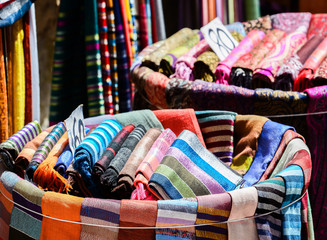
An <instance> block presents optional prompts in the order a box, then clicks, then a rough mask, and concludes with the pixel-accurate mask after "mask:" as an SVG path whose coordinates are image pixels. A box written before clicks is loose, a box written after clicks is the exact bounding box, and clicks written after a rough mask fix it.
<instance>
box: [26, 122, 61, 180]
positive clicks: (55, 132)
mask: <svg viewBox="0 0 327 240" xmlns="http://www.w3.org/2000/svg"><path fill="white" fill-rule="evenodd" d="M65 132H66V126H65V124H64V123H63V122H60V123H58V124H57V125H56V126H55V127H54V128H53V129H52V130H51V132H50V133H49V134H48V135H47V136H46V137H45V138H44V140H43V141H42V143H41V144H40V146H39V147H38V148H37V150H36V151H35V153H34V155H33V158H32V160H31V161H30V163H29V164H28V167H27V168H26V171H25V173H26V177H27V178H28V179H30V180H32V179H33V175H34V173H35V171H36V169H37V168H38V166H39V165H40V164H41V163H42V162H43V161H44V160H45V159H46V158H47V156H48V154H49V152H50V151H51V150H52V148H53V146H54V145H55V144H56V143H57V142H58V140H59V139H60V138H61V136H62V135H63V134H64V133H65Z"/></svg>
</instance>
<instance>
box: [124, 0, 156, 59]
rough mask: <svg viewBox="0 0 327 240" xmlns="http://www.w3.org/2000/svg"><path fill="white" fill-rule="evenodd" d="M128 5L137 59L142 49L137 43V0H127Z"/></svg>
mask: <svg viewBox="0 0 327 240" xmlns="http://www.w3.org/2000/svg"><path fill="white" fill-rule="evenodd" d="M126 5H129V8H130V16H129V17H128V18H130V19H129V22H130V23H129V24H130V31H131V44H132V51H133V54H134V59H135V57H136V55H137V53H138V52H139V51H140V50H139V46H138V44H137V29H136V16H135V15H136V9H135V1H134V0H126ZM156 42H157V41H156Z"/></svg>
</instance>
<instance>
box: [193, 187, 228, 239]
mask: <svg viewBox="0 0 327 240" xmlns="http://www.w3.org/2000/svg"><path fill="white" fill-rule="evenodd" d="M197 200H198V204H199V206H198V210H197V215H196V222H195V223H196V224H205V223H212V222H218V223H219V222H224V221H227V220H228V217H229V214H230V210H231V207H232V198H231V196H230V195H229V194H228V193H221V194H214V195H207V196H200V197H197ZM195 233H196V239H199V240H209V239H217V240H223V239H226V240H227V239H228V230H227V223H222V224H216V225H206V226H198V227H196V228H195Z"/></svg>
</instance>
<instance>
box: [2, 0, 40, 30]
mask: <svg viewBox="0 0 327 240" xmlns="http://www.w3.org/2000/svg"><path fill="white" fill-rule="evenodd" d="M33 2H34V1H31V0H16V1H13V2H11V3H9V4H8V5H6V6H4V7H3V8H1V9H0V18H1V21H0V27H2V28H3V27H6V26H10V25H12V24H13V23H15V22H16V21H17V20H19V19H20V18H22V17H23V16H24V14H25V13H26V12H28V10H29V9H30V7H31V6H32V3H33Z"/></svg>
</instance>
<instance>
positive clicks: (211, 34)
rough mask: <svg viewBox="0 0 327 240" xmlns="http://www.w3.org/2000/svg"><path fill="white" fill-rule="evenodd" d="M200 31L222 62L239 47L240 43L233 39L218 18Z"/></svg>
mask: <svg viewBox="0 0 327 240" xmlns="http://www.w3.org/2000/svg"><path fill="white" fill-rule="evenodd" d="M200 30H201V32H202V34H203V36H204V38H205V40H206V41H207V42H208V44H209V46H210V47H211V49H212V50H213V51H214V52H215V53H216V54H217V56H218V57H219V59H220V61H222V60H224V59H225V58H226V57H227V56H228V54H229V53H230V52H231V51H232V50H233V49H234V48H235V47H236V46H237V45H238V42H237V41H236V40H235V39H234V38H233V36H232V35H231V34H230V32H229V31H228V30H227V29H226V27H225V26H224V25H223V23H222V22H221V20H220V19H219V18H218V17H217V18H215V19H214V20H212V21H211V22H209V23H208V24H207V25H205V26H203V27H202V28H201V29H200Z"/></svg>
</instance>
